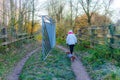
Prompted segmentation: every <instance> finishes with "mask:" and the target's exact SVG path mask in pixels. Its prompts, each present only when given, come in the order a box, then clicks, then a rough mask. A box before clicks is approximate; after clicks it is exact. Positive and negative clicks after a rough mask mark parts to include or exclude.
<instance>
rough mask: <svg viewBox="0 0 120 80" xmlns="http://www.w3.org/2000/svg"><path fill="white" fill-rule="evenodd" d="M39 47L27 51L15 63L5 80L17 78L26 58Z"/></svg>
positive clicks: (17, 79) (15, 79) (16, 79)
mask: <svg viewBox="0 0 120 80" xmlns="http://www.w3.org/2000/svg"><path fill="white" fill-rule="evenodd" d="M39 49H40V48H37V49H35V50H33V51H32V52H30V53H28V54H27V55H26V56H25V57H24V58H23V59H22V60H21V61H20V62H18V63H17V65H16V66H15V67H14V69H13V71H12V72H11V74H10V75H8V77H7V80H19V74H20V73H21V71H22V68H23V66H24V64H25V62H26V61H27V59H28V58H29V57H30V56H31V55H32V54H33V53H35V52H37V51H38V50H39Z"/></svg>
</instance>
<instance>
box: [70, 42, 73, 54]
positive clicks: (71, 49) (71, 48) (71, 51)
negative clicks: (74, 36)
mask: <svg viewBox="0 0 120 80" xmlns="http://www.w3.org/2000/svg"><path fill="white" fill-rule="evenodd" d="M69 49H70V53H71V54H72V53H73V50H74V44H73V45H69Z"/></svg>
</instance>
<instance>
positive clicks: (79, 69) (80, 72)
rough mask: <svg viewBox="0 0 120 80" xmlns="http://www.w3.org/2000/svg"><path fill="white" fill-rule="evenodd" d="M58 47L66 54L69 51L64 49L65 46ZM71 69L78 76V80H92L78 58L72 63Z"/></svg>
mask: <svg viewBox="0 0 120 80" xmlns="http://www.w3.org/2000/svg"><path fill="white" fill-rule="evenodd" d="M57 47H58V48H59V49H61V50H63V51H64V52H68V49H66V48H64V47H63V46H57ZM71 67H72V70H73V72H74V74H75V76H76V80H90V77H89V75H88V74H87V72H86V69H85V67H84V66H83V64H82V62H81V61H80V60H79V59H78V58H77V57H76V59H75V61H73V62H72V64H71Z"/></svg>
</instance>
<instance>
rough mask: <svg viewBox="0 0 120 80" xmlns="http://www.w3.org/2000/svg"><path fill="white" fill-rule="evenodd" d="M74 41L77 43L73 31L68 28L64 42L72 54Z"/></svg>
mask: <svg viewBox="0 0 120 80" xmlns="http://www.w3.org/2000/svg"><path fill="white" fill-rule="evenodd" d="M76 43H77V38H76V36H75V34H74V33H73V31H72V30H69V32H68V35H67V37H66V44H68V45H69V49H70V54H71V55H72V54H73V50H74V46H75V44H76Z"/></svg>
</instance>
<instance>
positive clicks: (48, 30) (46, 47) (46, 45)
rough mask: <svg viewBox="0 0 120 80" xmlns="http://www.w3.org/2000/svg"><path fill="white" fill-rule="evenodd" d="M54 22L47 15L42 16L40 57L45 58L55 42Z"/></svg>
mask: <svg viewBox="0 0 120 80" xmlns="http://www.w3.org/2000/svg"><path fill="white" fill-rule="evenodd" d="M55 32H56V31H55V22H54V21H53V20H52V18H49V17H48V16H42V59H43V60H45V59H46V58H47V56H48V54H49V52H50V51H51V49H52V48H53V47H54V46H55V44H56V34H55Z"/></svg>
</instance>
